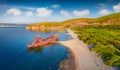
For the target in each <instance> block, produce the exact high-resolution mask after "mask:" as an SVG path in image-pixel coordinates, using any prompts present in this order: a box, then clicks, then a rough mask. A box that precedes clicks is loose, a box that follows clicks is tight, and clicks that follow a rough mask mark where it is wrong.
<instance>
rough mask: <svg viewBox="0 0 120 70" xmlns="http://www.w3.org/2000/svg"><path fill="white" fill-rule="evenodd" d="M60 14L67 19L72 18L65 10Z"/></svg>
mask: <svg viewBox="0 0 120 70" xmlns="http://www.w3.org/2000/svg"><path fill="white" fill-rule="evenodd" d="M60 13H61V14H62V15H64V16H66V17H70V14H69V12H68V11H65V10H61V11H60Z"/></svg>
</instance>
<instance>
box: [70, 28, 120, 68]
mask: <svg viewBox="0 0 120 70" xmlns="http://www.w3.org/2000/svg"><path fill="white" fill-rule="evenodd" d="M72 29H73V30H74V31H75V33H77V34H79V36H78V37H79V39H80V40H83V41H84V42H85V43H87V44H92V45H94V47H93V48H92V49H91V50H92V51H96V52H97V53H98V54H99V55H100V57H101V58H103V60H104V62H105V64H107V65H111V66H120V50H119V49H120V27H116V26H104V27H103V26H102V27H84V28H78V27H77V28H72Z"/></svg>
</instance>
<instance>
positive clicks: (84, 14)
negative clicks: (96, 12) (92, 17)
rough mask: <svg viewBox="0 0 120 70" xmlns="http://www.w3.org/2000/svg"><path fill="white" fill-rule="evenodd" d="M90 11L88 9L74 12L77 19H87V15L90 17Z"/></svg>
mask: <svg viewBox="0 0 120 70" xmlns="http://www.w3.org/2000/svg"><path fill="white" fill-rule="evenodd" d="M89 13H90V11H89V10H88V9H86V10H82V11H78V10H74V11H73V14H74V15H75V16H77V17H85V16H87V15H89Z"/></svg>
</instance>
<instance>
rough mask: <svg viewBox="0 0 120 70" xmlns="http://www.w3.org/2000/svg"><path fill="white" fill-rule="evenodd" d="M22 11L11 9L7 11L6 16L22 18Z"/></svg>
mask: <svg viewBox="0 0 120 70" xmlns="http://www.w3.org/2000/svg"><path fill="white" fill-rule="evenodd" d="M21 14H22V11H21V10H20V9H18V8H10V9H8V10H7V11H6V13H5V15H13V16H20V15H21Z"/></svg>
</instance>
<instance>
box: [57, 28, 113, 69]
mask: <svg viewBox="0 0 120 70" xmlns="http://www.w3.org/2000/svg"><path fill="white" fill-rule="evenodd" d="M67 31H68V33H69V35H71V36H72V38H73V39H72V40H68V41H60V42H59V43H60V44H62V45H64V46H66V47H67V48H69V49H70V50H71V51H72V53H73V54H74V57H75V70H113V68H112V67H110V68H109V67H108V68H107V67H106V65H105V67H100V66H103V65H104V63H103V62H101V63H100V64H99V65H98V62H99V61H96V59H97V57H96V59H95V57H93V56H92V54H91V52H90V51H89V49H88V45H87V44H85V43H84V42H83V41H80V40H79V39H78V36H77V34H74V32H73V31H71V30H70V29H67ZM94 56H96V55H94Z"/></svg>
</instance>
